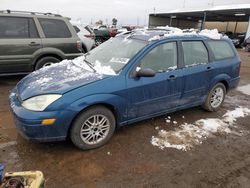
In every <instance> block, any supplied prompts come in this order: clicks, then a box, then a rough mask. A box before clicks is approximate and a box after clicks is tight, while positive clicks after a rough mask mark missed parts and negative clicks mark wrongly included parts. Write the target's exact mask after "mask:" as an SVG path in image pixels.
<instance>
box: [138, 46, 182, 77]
mask: <svg viewBox="0 0 250 188" xmlns="http://www.w3.org/2000/svg"><path fill="white" fill-rule="evenodd" d="M141 68H150V69H152V70H154V71H156V72H164V71H168V70H174V69H176V68H177V46H176V42H169V43H165V44H162V45H159V46H157V47H155V48H154V49H153V50H151V51H150V52H149V53H148V54H147V55H146V56H145V57H144V58H143V59H142V60H141Z"/></svg>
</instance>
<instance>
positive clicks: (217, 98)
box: [203, 83, 226, 112]
mask: <svg viewBox="0 0 250 188" xmlns="http://www.w3.org/2000/svg"><path fill="white" fill-rule="evenodd" d="M225 95H226V87H225V85H224V84H223V83H217V84H216V85H215V86H214V87H213V88H212V89H211V90H210V92H209V94H208V96H207V99H206V102H205V103H204V105H203V108H204V109H205V110H207V111H210V112H213V111H217V110H218V109H219V108H220V106H221V105H222V103H223V101H224V99H225Z"/></svg>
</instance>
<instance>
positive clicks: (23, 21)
mask: <svg viewBox="0 0 250 188" xmlns="http://www.w3.org/2000/svg"><path fill="white" fill-rule="evenodd" d="M0 26H1V27H0V38H9V39H11V38H13V39H16V38H37V37H38V33H37V30H36V26H35V23H34V21H33V19H31V18H17V17H5V16H3V17H0Z"/></svg>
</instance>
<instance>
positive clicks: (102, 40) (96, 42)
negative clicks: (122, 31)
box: [95, 37, 104, 46]
mask: <svg viewBox="0 0 250 188" xmlns="http://www.w3.org/2000/svg"><path fill="white" fill-rule="evenodd" d="M103 42H104V39H103V38H102V37H96V39H95V45H96V46H99V45H100V44H102V43H103Z"/></svg>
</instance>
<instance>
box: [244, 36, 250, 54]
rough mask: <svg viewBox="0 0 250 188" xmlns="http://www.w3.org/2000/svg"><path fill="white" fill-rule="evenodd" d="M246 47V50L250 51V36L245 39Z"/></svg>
mask: <svg viewBox="0 0 250 188" xmlns="http://www.w3.org/2000/svg"><path fill="white" fill-rule="evenodd" d="M244 47H245V51H246V52H250V37H248V38H247V39H246V40H245V41H244Z"/></svg>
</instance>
